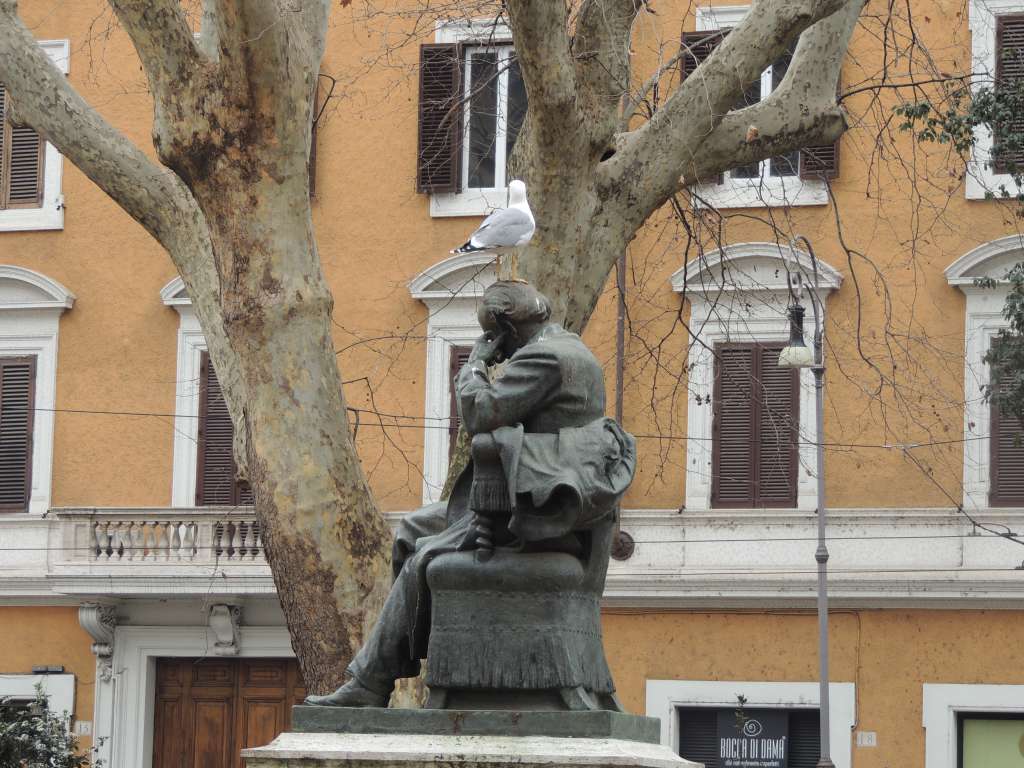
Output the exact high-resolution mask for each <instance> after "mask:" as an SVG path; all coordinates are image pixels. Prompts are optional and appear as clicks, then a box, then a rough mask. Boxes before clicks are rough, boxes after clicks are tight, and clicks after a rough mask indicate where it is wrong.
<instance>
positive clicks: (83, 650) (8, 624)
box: [0, 605, 96, 750]
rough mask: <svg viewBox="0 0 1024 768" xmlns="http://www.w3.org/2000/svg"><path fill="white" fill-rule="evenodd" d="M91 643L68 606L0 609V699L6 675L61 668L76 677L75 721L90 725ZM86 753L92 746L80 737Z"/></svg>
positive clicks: (92, 687) (73, 609) (92, 689)
mask: <svg viewBox="0 0 1024 768" xmlns="http://www.w3.org/2000/svg"><path fill="white" fill-rule="evenodd" d="M91 644H92V639H91V638H90V637H89V635H88V634H87V633H86V632H85V630H83V629H82V628H81V627H80V626H79V625H78V609H77V608H76V607H67V606H7V605H4V606H0V695H3V690H2V678H3V677H4V676H6V675H31V674H32V667H38V666H63V667H64V672H65V673H66V674H71V675H74V676H75V710H74V712H73V713H72V714H73V715H74V718H75V720H76V721H83V720H87V721H90V722H91V721H92V719H93V718H92V714H93V698H94V693H95V689H96V657H95V656H93V655H92V652H91V651H90V650H89V647H90V645H91ZM79 744H80V745H81V747H82V748H83V749H85V750H88V749H89V748H90V747H91V746H92V739H91V738H90V737H88V736H83V737H80V739H79Z"/></svg>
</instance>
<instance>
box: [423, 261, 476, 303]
mask: <svg viewBox="0 0 1024 768" xmlns="http://www.w3.org/2000/svg"><path fill="white" fill-rule="evenodd" d="M493 264H494V255H493V254H487V253H483V254H481V253H461V254H458V255H456V256H450V257H449V258H447V259H444V260H442V261H439V262H437V263H436V264H433V265H431V266H429V267H427V268H426V269H425V270H423V271H422V272H420V273H419V274H418V275H416V277H414V278H413V279H412V280H410V281H409V293H410V294H411V295H412V297H413V298H414V299H419V300H420V301H424V302H426V301H430V300H432V299H448V300H451V299H455V298H459V299H470V298H472V299H475V298H479V297H480V296H483V293H484V290H485V289H486V287H487V286H488V285H489V284H490V283H491V282H493V280H494V277H493V269H488V268H487V267H488V266H489V265H493ZM473 268H476V269H477V270H478V274H477V275H474V276H473V277H474V278H475V279H472V280H469V281H467V282H466V285H465V286H463V287H462V288H460V289H459V290H458V291H455V292H453V291H451V290H448V289H446V288H444V279H445V278H446V277H450V276H452V275H454V274H456V273H458V272H460V271H462V270H470V269H473Z"/></svg>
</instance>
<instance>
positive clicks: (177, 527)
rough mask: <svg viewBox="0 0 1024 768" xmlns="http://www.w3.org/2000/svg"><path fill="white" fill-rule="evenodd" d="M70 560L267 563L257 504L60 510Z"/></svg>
mask: <svg viewBox="0 0 1024 768" xmlns="http://www.w3.org/2000/svg"><path fill="white" fill-rule="evenodd" d="M50 514H51V515H52V516H54V517H56V518H57V521H58V526H57V529H58V530H57V531H56V533H57V534H58V535H57V539H58V541H57V542H55V543H57V544H58V548H59V550H60V551H59V557H58V559H59V560H60V561H61V562H64V563H83V562H90V563H97V564H109V565H116V564H121V563H123V564H132V563H167V564H169V565H170V564H182V565H189V564H195V565H219V564H225V565H227V564H239V565H243V564H260V565H263V564H265V563H266V559H265V557H264V552H263V537H262V535H261V531H260V526H259V523H258V522H256V519H255V513H254V512H253V510H252V508H251V507H195V508H152V509H55V510H53V511H52V512H51V513H50Z"/></svg>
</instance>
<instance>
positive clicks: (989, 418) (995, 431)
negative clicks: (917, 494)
mask: <svg viewBox="0 0 1024 768" xmlns="http://www.w3.org/2000/svg"><path fill="white" fill-rule="evenodd" d="M1021 261H1024V238H1022V237H1021V236H1020V235H1010V236H1009V237H1003V238H1000V239H998V240H993V241H992V242H989V243H985V244H984V245H980V246H978V247H977V248H975V249H973V250H971V251H969V252H968V253H966V254H964V255H963V256H961V257H960V258H959V259H957V260H956V261H954V262H953V263H952V264H950V265H949V267H948V268H947V269H946V280H947V281H948V282H949V284H950V285H953V286H956V287H957V288H959V289H960V290H961V291H963V293H964V295H965V296H966V297H967V307H966V317H965V325H964V342H965V344H964V401H965V406H964V502H963V503H964V506H965V507H969V508H974V509H977V508H985V507H989V506H1014V507H1019V506H1024V447H1021V444H1020V443H1021V439H1022V438H1024V429H1021V427H1020V424H1019V423H1018V422H1017V421H1016V419H1013V418H1012V417H1009V416H1004V415H1003V414H1000V413H996V412H993V409H992V408H990V407H989V404H988V403H986V402H984V400H983V398H982V385H984V384H988V383H990V373H989V370H988V366H987V365H985V363H984V361H983V358H984V357H985V353H986V352H988V350H989V348H990V347H991V346H992V340H993V338H994V337H995V335H996V333H997V332H998V331H999V329H1001V328H1005V327H1006V325H1007V323H1006V320H1005V319H1004V318H1003V304H1004V303H1005V301H1006V291H1007V289H1006V288H999V287H997V288H995V289H992V288H981V287H980V286H978V285H975V282H976V281H977V280H978V278H983V277H984V278H992V279H994V280H996V281H997V282H998V283H1001V284H1003V285H1008V283H1007V281H1006V275H1007V273H1008V272H1009V271H1010V269H1011V268H1012V267H1013V265H1014V264H1017V263H1019V262H1021Z"/></svg>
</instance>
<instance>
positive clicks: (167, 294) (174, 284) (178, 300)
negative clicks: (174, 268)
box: [160, 277, 192, 309]
mask: <svg viewBox="0 0 1024 768" xmlns="http://www.w3.org/2000/svg"><path fill="white" fill-rule="evenodd" d="M160 301H162V302H163V303H164V304H165V305H166V306H168V307H174V308H175V309H177V308H178V307H191V306H192V299H190V298H189V296H188V291H186V290H185V281H184V280H182V279H181V277H175V278H174V279H173V280H171V281H170V282H169V283H167V285H165V286H164V287H163V288H161V289H160Z"/></svg>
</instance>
